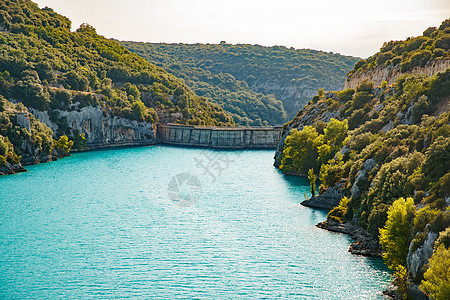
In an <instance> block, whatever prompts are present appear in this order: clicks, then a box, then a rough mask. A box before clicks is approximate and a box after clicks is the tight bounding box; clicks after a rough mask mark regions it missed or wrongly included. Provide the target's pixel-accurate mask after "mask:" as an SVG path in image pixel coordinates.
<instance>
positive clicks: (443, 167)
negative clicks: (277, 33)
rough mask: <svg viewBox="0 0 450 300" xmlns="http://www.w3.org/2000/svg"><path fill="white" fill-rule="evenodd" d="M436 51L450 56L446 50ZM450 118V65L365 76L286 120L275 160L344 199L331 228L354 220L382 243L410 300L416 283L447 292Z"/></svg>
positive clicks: (448, 26)
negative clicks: (393, 76)
mask: <svg viewBox="0 0 450 300" xmlns="http://www.w3.org/2000/svg"><path fill="white" fill-rule="evenodd" d="M449 30H450V22H449V20H446V21H444V22H443V23H442V25H441V26H440V27H439V29H436V30H434V31H433V32H438V33H437V34H436V35H437V38H436V39H434V40H432V39H430V40H428V39H427V40H428V41H431V42H429V44H428V45H429V46H430V47H434V49H437V46H438V45H440V43H441V41H442V37H444V36H445V32H449ZM429 31H430V29H429V30H427V31H426V33H427V32H429ZM410 40H411V39H408V40H407V41H405V42H395V43H393V42H391V43H388V44H387V45H389V44H397V45H404V44H408V43H409V41H410ZM385 49H386V45H385V46H383V48H382V49H381V50H382V52H380V53H384V52H383V51H384V50H385ZM439 49H441V50H438V51H439V53H440V55H441V56H443V57H448V56H449V51H448V50H449V49H448V48H446V49H444V48H439ZM427 51H428V50H427ZM430 51H431V50H430ZM380 53H377V54H375V55H374V56H372V57H380V56H381V55H382V54H380ZM412 56H414V54H413V55H412ZM412 56H410V55H409V54H408V53H406V54H404V56H402V58H401V61H400V62H399V63H400V64H404V63H405V62H406V63H407V62H408V61H411V57H412ZM449 118H450V69H447V70H446V71H445V72H443V73H438V74H435V75H434V76H432V77H425V76H421V75H416V76H413V75H405V76H403V77H401V78H399V79H398V80H397V81H396V82H395V84H393V85H387V84H386V82H384V83H383V84H382V85H381V86H374V85H373V83H372V82H369V81H363V82H362V83H361V84H360V85H359V86H358V87H357V88H356V89H355V90H353V89H347V90H342V91H339V92H324V91H323V90H319V93H318V95H316V96H314V97H313V98H312V100H311V101H310V102H309V103H308V105H306V106H305V107H304V108H303V109H302V110H301V111H299V113H298V115H297V116H296V117H295V118H294V119H293V120H292V121H291V122H289V123H287V124H286V125H285V131H284V137H286V138H285V140H284V142H283V143H282V144H281V145H280V149H279V151H278V153H277V156H276V162H275V164H276V165H277V166H279V167H280V168H281V169H282V170H284V171H289V172H294V173H298V174H303V175H305V176H306V174H307V173H308V171H309V178H310V179H311V182H312V183H314V178H315V177H316V176H317V177H318V178H319V179H320V187H319V194H321V195H322V194H323V195H325V193H326V194H327V196H330V191H336V189H338V190H340V191H342V193H343V194H344V195H346V197H344V198H342V199H341V201H340V203H339V205H338V206H337V207H335V208H334V209H332V210H331V211H330V213H329V214H328V223H327V225H325V226H330V227H331V226H337V225H336V223H338V224H339V223H342V222H351V223H353V224H357V225H359V226H360V227H362V228H364V229H365V230H367V231H368V232H369V233H370V234H372V236H373V237H374V238H375V239H377V240H379V242H380V244H381V246H382V247H383V250H384V254H383V258H384V259H385V262H386V264H387V265H388V266H389V267H390V268H392V269H393V270H394V271H395V273H394V275H395V278H396V283H397V285H398V287H399V293H400V294H402V295H403V296H406V294H407V292H408V285H409V284H410V283H414V284H417V285H420V289H421V290H422V291H423V292H424V293H425V294H426V295H428V296H430V297H432V298H433V299H449V298H450V288H449V287H450V282H449V277H448V270H449V268H450V249H449V247H450V229H449V227H450V209H449V205H450V119H449ZM321 195H319V196H318V199H319V200H320V198H321ZM323 199H325V198H323ZM358 246H361V245H358ZM445 270H447V271H445Z"/></svg>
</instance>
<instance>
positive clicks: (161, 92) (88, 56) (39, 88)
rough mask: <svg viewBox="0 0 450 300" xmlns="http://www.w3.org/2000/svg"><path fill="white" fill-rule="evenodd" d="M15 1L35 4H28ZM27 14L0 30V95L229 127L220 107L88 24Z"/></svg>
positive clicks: (43, 104)
mask: <svg viewBox="0 0 450 300" xmlns="http://www.w3.org/2000/svg"><path fill="white" fill-rule="evenodd" d="M20 2H21V5H22V6H26V7H32V8H33V9H32V10H33V11H35V10H36V7H37V6H36V4H34V3H33V2H31V1H20ZM22 2H25V4H26V5H25V4H23V3H22ZM6 4H7V5H8V7H9V11H15V10H18V8H17V3H15V2H7V3H6ZM22 6H21V7H22ZM42 11H43V14H44V15H45V16H47V17H48V18H49V20H48V22H47V24H53V23H52V20H54V21H55V20H59V19H61V18H62V17H61V16H59V15H57V14H55V15H53V14H48V13H47V11H48V10H42ZM26 15H27V14H24V16H26ZM32 17H33V15H31V16H30V17H29V19H24V20H23V23H22V25H21V26H18V25H17V26H10V29H9V30H6V31H5V32H0V45H1V48H0V72H1V74H2V75H1V76H0V77H1V78H0V93H1V94H2V95H4V96H5V97H7V98H13V99H17V100H19V101H23V102H24V104H25V105H26V106H29V107H33V108H36V109H39V110H48V111H51V110H53V109H56V108H58V109H64V110H73V109H79V108H80V107H82V106H87V105H94V106H96V105H100V106H102V107H104V113H105V114H112V115H117V116H119V117H125V118H130V119H135V120H145V121H149V122H155V121H157V120H158V114H159V116H160V117H161V118H163V121H164V120H169V121H174V122H180V123H190V124H204V125H220V126H230V125H233V120H232V118H231V117H230V116H229V115H228V114H227V113H226V112H224V111H223V109H222V108H221V107H219V106H218V105H216V104H214V103H209V102H208V100H207V99H206V98H202V97H198V96H197V95H195V94H194V93H193V92H192V91H191V90H190V89H189V87H187V86H186V85H185V84H184V83H183V82H182V81H180V80H179V79H177V78H176V77H175V76H173V75H172V74H170V73H168V72H166V71H164V70H163V69H161V68H159V67H156V66H154V65H152V64H150V63H149V62H147V61H146V60H145V59H143V58H141V57H139V56H137V55H136V54H133V53H131V52H129V51H128V50H127V49H125V48H124V47H122V46H120V45H119V44H118V43H116V42H114V41H111V40H108V39H105V38H104V37H102V36H100V35H98V34H97V33H96V31H95V29H94V28H93V27H92V26H89V25H86V24H84V25H82V26H81V27H80V28H79V29H78V30H77V31H76V32H70V31H69V30H68V29H67V28H66V27H53V26H50V25H49V26H45V27H44V26H35V25H27V24H30V23H31V24H35V22H34V23H33V20H34V19H33V18H32ZM52 17H53V19H52ZM24 18H25V17H24ZM55 22H56V21H55Z"/></svg>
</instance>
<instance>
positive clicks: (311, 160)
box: [280, 126, 319, 174]
mask: <svg viewBox="0 0 450 300" xmlns="http://www.w3.org/2000/svg"><path fill="white" fill-rule="evenodd" d="M317 137H318V133H317V131H316V129H315V128H314V127H311V126H305V127H304V128H303V130H301V131H299V130H296V129H294V130H292V131H291V133H290V134H289V136H288V137H287V138H286V141H285V148H284V150H283V155H282V158H281V166H280V168H281V169H282V170H284V171H295V172H298V173H301V174H306V172H307V170H309V169H311V167H314V166H315V165H316V164H315V161H316V159H317V157H318V156H319V155H318V153H317V146H316V139H317Z"/></svg>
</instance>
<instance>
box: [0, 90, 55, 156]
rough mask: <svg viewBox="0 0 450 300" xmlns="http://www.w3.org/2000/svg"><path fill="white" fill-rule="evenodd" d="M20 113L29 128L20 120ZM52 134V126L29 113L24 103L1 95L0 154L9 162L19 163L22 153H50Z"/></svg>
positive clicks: (26, 154)
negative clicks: (9, 99)
mask: <svg viewBox="0 0 450 300" xmlns="http://www.w3.org/2000/svg"><path fill="white" fill-rule="evenodd" d="M19 115H20V118H21V120H23V121H22V122H25V120H27V121H26V122H28V123H29V127H28V128H25V127H24V123H22V122H19ZM52 135H53V132H52V131H51V130H50V128H48V127H47V126H46V125H45V124H43V123H41V122H39V121H38V120H36V118H35V117H34V116H33V115H32V114H30V113H28V110H27V109H26V108H25V106H24V105H23V104H22V103H19V104H13V103H11V102H9V101H7V100H6V99H5V98H4V97H3V96H1V95H0V155H1V156H3V157H4V158H5V159H6V161H7V162H9V163H11V164H18V163H19V162H20V159H21V156H22V155H24V156H31V155H36V154H39V155H46V154H50V153H51V151H52V150H53V139H52ZM18 154H20V155H18ZM2 161H3V160H2Z"/></svg>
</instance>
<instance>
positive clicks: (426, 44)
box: [345, 20, 450, 89]
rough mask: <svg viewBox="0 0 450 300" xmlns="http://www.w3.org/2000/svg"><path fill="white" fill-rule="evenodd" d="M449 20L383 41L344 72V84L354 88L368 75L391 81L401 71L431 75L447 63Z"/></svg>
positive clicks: (376, 80) (374, 79) (378, 82)
mask: <svg viewBox="0 0 450 300" xmlns="http://www.w3.org/2000/svg"><path fill="white" fill-rule="evenodd" d="M449 23H450V21H449V20H446V21H444V22H443V23H442V24H441V25H440V26H439V27H429V28H428V29H427V30H425V31H424V32H423V35H422V36H418V37H410V38H408V39H406V40H405V41H390V42H388V43H384V45H383V47H381V49H380V52H377V53H376V54H374V55H372V56H371V57H369V58H367V59H363V60H360V61H359V62H358V63H356V64H355V66H354V68H353V70H352V71H351V72H350V73H349V74H348V76H347V80H346V82H345V88H346V89H347V88H353V89H354V88H355V87H356V86H358V85H359V84H360V83H361V82H362V81H363V80H365V79H368V80H370V81H372V82H373V83H375V85H381V83H382V82H383V81H386V82H387V83H388V84H392V83H394V82H395V80H396V79H397V78H399V77H401V76H403V75H404V74H414V75H418V74H424V75H426V76H432V75H433V74H436V73H438V72H443V71H445V70H446V69H447V68H448V67H449V66H450V54H449V49H450V27H449V25H450V24H449Z"/></svg>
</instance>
